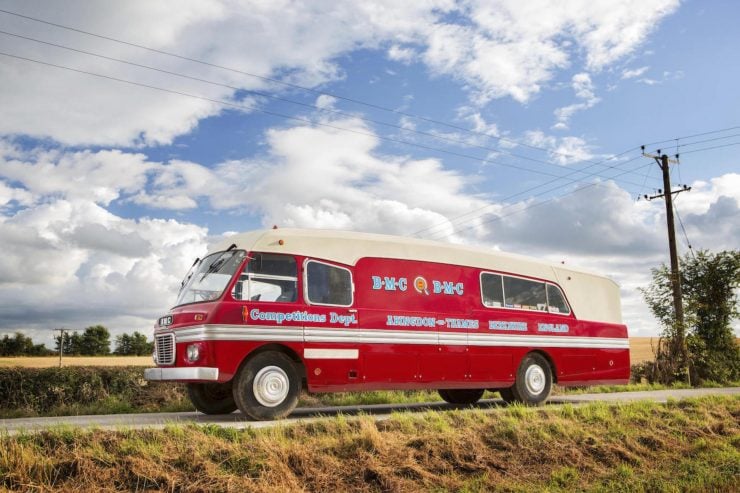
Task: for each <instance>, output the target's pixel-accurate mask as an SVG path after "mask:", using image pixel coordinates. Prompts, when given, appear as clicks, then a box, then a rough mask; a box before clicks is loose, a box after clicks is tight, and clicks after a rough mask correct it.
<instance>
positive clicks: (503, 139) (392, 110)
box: [0, 9, 593, 163]
mask: <svg viewBox="0 0 740 493" xmlns="http://www.w3.org/2000/svg"><path fill="white" fill-rule="evenodd" d="M0 13H4V14H7V15H13V16H16V17H20V18H23V19H27V20H31V21H34V22H39V23H42V24H46V25H49V26H53V27H56V28H59V29H66V30H69V31H73V32H77V33H80V34H84V35H87V36H93V37H96V38H98V39H105V40H107V41H113V42H115V43H120V44H123V45H126V46H131V47H134V48H139V49H142V50H147V51H150V52H152V53H158V54H160V55H165V56H169V57H173V58H177V59H180V60H185V61H189V62H193V63H198V64H201V65H205V66H208V67H213V68H218V69H221V70H227V71H229V72H234V73H238V74H241V75H246V76H248V77H254V78H257V79H260V80H263V81H266V82H272V83H275V84H280V85H282V86H285V87H291V88H293V89H299V90H302V91H307V92H311V93H313V94H318V95H324V96H331V97H333V98H336V99H340V100H342V101H347V102H350V103H354V104H359V105H362V106H366V107H368V108H374V109H377V110H381V111H386V112H390V113H395V114H397V115H401V116H406V117H409V118H414V119H417V120H420V121H424V122H427V123H432V124H435V125H441V126H444V127H447V128H452V129H455V130H460V131H463V132H468V133H471V134H474V135H479V136H482V137H488V138H493V139H496V140H498V141H500V142H508V143H510V144H516V145H520V146H522V147H527V148H530V149H535V150H538V151H544V152H547V153H549V154H554V155H559V156H563V157H568V158H574V157H577V156H575V155H573V154H568V153H564V152H558V151H554V150H552V149H547V148H545V147H540V146H536V145H532V144H528V143H524V142H520V141H517V140H513V139H509V138H506V137H501V136H498V135H494V134H490V133H487V132H479V131H476V130H471V129H468V128H465V127H461V126H459V125H454V124H451V123H447V122H443V121H440V120H435V119H432V118H427V117H424V116H420V115H416V114H414V113H409V112H405V111H401V110H398V109H395V108H388V107H385V106H381V105H378V104H375V103H368V102H366V101H362V100H360V99H356V98H350V97H347V96H341V95H339V94H334V93H330V92H326V91H319V90H317V89H313V88H310V87H305V86H302V85H299V84H294V83H290V82H285V81H282V80H279V79H273V78H270V77H266V76H262V75H258V74H254V73H251V72H247V71H245V70H240V69H236V68H233V67H226V66H224V65H219V64H215V63H211V62H207V61H205V60H200V59H197V58H192V57H188V56H185V55H180V54H177V53H172V52H169V51H165V50H160V49H157V48H151V47H149V46H145V45H141V44H137V43H132V42H130V41H124V40H122V39H117V38H113V37H111V36H105V35H102V34H97V33H93V32H90V31H85V30H83V29H79V28H74V27H71V26H66V25H63V24H59V23H55V22H51V21H47V20H44V19H39V18H38V17H32V16H30V15H24V14H20V13H18V12H12V11H10V10H5V9H0ZM584 161H586V162H590V163H593V161H590V160H584Z"/></svg>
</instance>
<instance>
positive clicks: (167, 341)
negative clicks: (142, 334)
mask: <svg viewBox="0 0 740 493" xmlns="http://www.w3.org/2000/svg"><path fill="white" fill-rule="evenodd" d="M155 341H156V344H157V346H156V349H157V364H158V365H171V364H173V363H174V362H175V334H162V335H158V336H156V337H155Z"/></svg>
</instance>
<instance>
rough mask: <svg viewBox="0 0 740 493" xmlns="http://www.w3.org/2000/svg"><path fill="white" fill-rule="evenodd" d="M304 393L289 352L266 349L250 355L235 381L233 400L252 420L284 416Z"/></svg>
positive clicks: (293, 407)
mask: <svg viewBox="0 0 740 493" xmlns="http://www.w3.org/2000/svg"><path fill="white" fill-rule="evenodd" d="M300 393H301V379H300V375H299V373H298V369H297V368H296V365H295V363H294V362H293V360H292V359H290V358H289V357H288V356H287V355H285V354H283V353H280V352H277V351H266V352H264V353H259V354H257V355H255V356H254V357H252V358H250V359H249V360H248V361H247V362H246V363H245V364H244V366H242V368H241V370H239V373H238V374H237V376H236V378H235V380H234V401H235V402H236V405H237V406H238V407H239V410H240V411H241V412H242V413H244V414H245V415H246V416H248V417H249V418H251V419H254V420H258V421H264V420H273V419H280V418H284V417H285V416H287V415H288V414H290V413H291V412H292V411H293V409H295V407H296V405H297V404H298V397H299V396H300Z"/></svg>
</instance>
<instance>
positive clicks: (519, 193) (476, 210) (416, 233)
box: [412, 147, 648, 236]
mask: <svg viewBox="0 0 740 493" xmlns="http://www.w3.org/2000/svg"><path fill="white" fill-rule="evenodd" d="M636 149H638V148H637V147H634V148H632V149H628V150H626V151H623V152H621V153H619V154H616V155H614V156H611V157H610V158H608V159H605V160H604V161H608V160H611V159H616V158H618V157H620V156H623V155H624V154H627V153H628V152H632V151H634V150H636ZM638 157H639V156H638ZM638 157H635V158H633V159H630V160H629V161H626V162H624V163H620V164H619V165H617V166H624V165H625V164H627V163H630V162H632V161H634V160H635V159H637V158H638ZM602 162H603V161H602ZM592 166H593V165H592ZM612 168H613V169H618V168H617V167H612ZM586 169H588V167H587V168H584V169H583V170H584V171H585V170H586ZM573 174H574V172H571V173H568V174H567V175H563V176H562V177H561V178H555V179H553V180H550V181H547V182H545V183H542V184H540V185H535V186H533V187H530V188H528V189H526V190H522V191H521V192H517V193H515V194H512V195H509V196H508V197H504V198H503V199H501V202H505V201H507V200H511V199H513V198H516V197H518V196H520V195H524V194H525V193H528V192H532V191H534V190H537V189H538V188H541V187H545V186H547V185H550V184H552V183H555V182H556V181H560V180H561V179H564V178H567V177H569V176H572V175H573ZM591 176H596V174H592V175H591ZM598 176H600V177H602V178H605V179H611V177H605V176H601V175H598ZM644 176H645V177H646V179H647V176H648V175H647V174H645V175H644ZM579 181H580V180H570V181H568V182H566V183H563V184H562V185H559V186H557V187H553V188H551V189H549V190H546V191H545V192H544V193H549V192H552V191H554V190H558V189H560V188H563V187H566V186H568V185H571V184H573V183H577V182H579ZM643 186H644V183H643ZM494 205H496V204H487V205H484V206H482V207H478V208H476V209H473V210H472V211H468V212H466V213H463V214H460V215H458V216H455V217H453V218H451V219H448V220H447V221H445V222H440V223H437V224H435V225H432V226H428V227H426V228H423V229H420V230H418V231H416V232H414V233H413V234H412V236H416V235H418V234H420V233H423V232H425V231H428V230H433V229H437V228H439V227H443V226H447V225H448V224H452V225H454V224H455V223H456V221H457V220H458V219H461V218H463V217H466V216H469V215H471V214H475V213H476V212H479V211H482V210H484V209H488V208H491V207H493V206H494ZM479 216H480V215H479ZM479 216H476V217H479ZM473 219H475V218H473ZM471 220H472V219H471ZM464 222H468V221H464ZM427 234H432V235H434V234H436V233H432V232H430V233H427Z"/></svg>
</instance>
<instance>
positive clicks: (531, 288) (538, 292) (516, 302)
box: [504, 276, 547, 310]
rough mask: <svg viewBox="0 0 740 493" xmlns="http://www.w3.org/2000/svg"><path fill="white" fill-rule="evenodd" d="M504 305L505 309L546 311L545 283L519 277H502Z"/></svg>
mask: <svg viewBox="0 0 740 493" xmlns="http://www.w3.org/2000/svg"><path fill="white" fill-rule="evenodd" d="M504 293H505V296H506V298H505V300H504V301H505V304H504V306H506V307H507V308H519V309H522V310H546V309H547V295H546V294H545V283H544V282H540V281H532V280H529V279H522V278H519V277H510V276H504Z"/></svg>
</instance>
